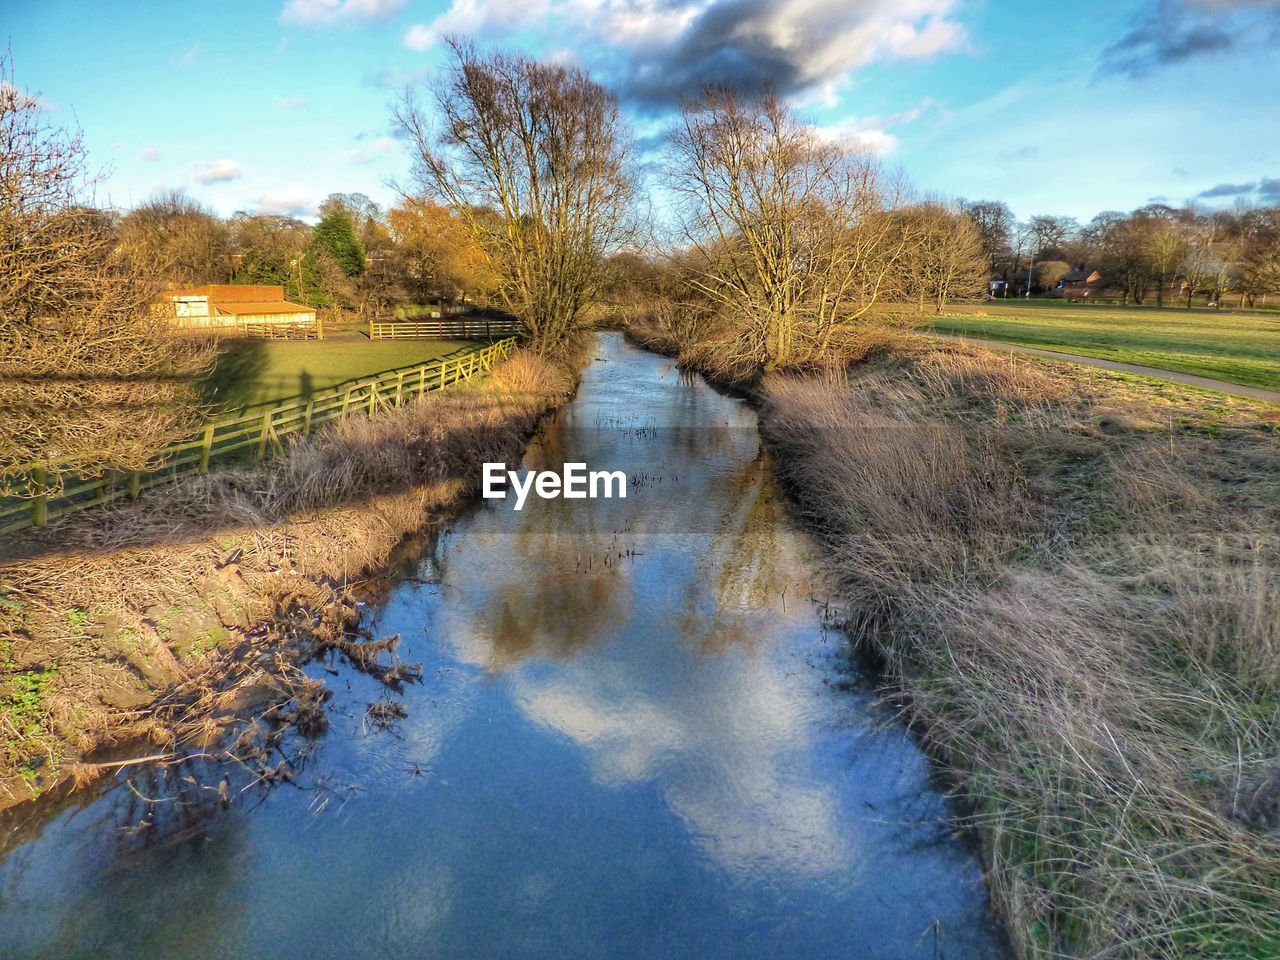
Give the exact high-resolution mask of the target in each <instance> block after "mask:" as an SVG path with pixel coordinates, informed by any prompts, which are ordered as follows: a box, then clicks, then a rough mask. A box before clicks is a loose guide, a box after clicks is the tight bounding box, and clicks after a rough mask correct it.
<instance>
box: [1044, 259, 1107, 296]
mask: <svg viewBox="0 0 1280 960" xmlns="http://www.w3.org/2000/svg"><path fill="white" fill-rule="evenodd" d="M1102 287H1103V283H1102V274H1100V273H1099V272H1098V271H1097V270H1085V269H1084V268H1083V267H1073V268H1072V269H1070V270H1068V271H1067V272H1066V273H1064V274H1063V275H1062V279H1060V280H1059V281H1058V286H1057V287H1056V289H1055V290H1054V291H1053V293H1054V296H1056V297H1066V298H1067V299H1068V300H1074V299H1077V298H1083V297H1096V296H1098V292H1099V291H1100V290H1101V289H1102Z"/></svg>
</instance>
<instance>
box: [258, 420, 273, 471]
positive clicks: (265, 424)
mask: <svg viewBox="0 0 1280 960" xmlns="http://www.w3.org/2000/svg"><path fill="white" fill-rule="evenodd" d="M270 429H271V411H270V410H268V411H266V412H265V413H263V415H262V433H261V434H260V435H259V436H258V459H259V460H261V459H262V458H263V457H265V456H266V455H267V431H268V430H270Z"/></svg>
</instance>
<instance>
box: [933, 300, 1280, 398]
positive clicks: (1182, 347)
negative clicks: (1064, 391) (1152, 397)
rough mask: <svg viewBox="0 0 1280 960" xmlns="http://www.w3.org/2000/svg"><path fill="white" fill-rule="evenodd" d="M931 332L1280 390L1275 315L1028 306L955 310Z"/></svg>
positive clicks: (1279, 328) (1279, 317)
mask: <svg viewBox="0 0 1280 960" xmlns="http://www.w3.org/2000/svg"><path fill="white" fill-rule="evenodd" d="M934 328H935V329H936V330H937V331H938V332H939V333H951V334H963V335H965V336H970V337H982V338H986V339H990V340H1003V341H1006V342H1008V343H1017V344H1021V345H1023V346H1028V347H1040V348H1042V349H1045V350H1060V351H1062V352H1064V353H1078V354H1081V355H1083V356H1089V357H1102V358H1103V359H1106V360H1118V361H1120V362H1122V363H1138V364H1142V365H1144V366H1148V367H1159V368H1160V369H1162V370H1178V371H1182V372H1184V373H1192V374H1198V375H1200V376H1204V377H1213V378H1215V379H1218V380H1227V381H1229V382H1231V383H1241V384H1245V385H1246V386H1251V387H1263V388H1266V389H1271V390H1280V314H1276V313H1261V312H1254V313H1251V312H1243V311H1242V312H1234V311H1233V312H1227V311H1217V310H1186V309H1183V308H1180V307H1165V308H1164V309H1157V308H1155V307H1103V306H1091V305H1089V304H1083V303H1078V304H1073V303H1062V302H1060V301H1058V302H1055V301H1043V300H1042V301H1036V300H1032V301H1029V302H1028V301H1023V302H1017V303H984V304H980V305H974V306H972V307H969V306H955V307H952V308H950V309H949V311H948V313H947V314H946V315H944V316H941V317H939V318H937V320H936V321H935V322H934Z"/></svg>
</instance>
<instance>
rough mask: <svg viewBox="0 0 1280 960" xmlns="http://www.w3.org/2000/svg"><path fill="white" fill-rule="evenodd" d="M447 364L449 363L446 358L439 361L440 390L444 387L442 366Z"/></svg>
mask: <svg viewBox="0 0 1280 960" xmlns="http://www.w3.org/2000/svg"><path fill="white" fill-rule="evenodd" d="M448 365H449V361H448V360H441V361H440V389H441V390H443V389H444V368H445V367H447V366H448Z"/></svg>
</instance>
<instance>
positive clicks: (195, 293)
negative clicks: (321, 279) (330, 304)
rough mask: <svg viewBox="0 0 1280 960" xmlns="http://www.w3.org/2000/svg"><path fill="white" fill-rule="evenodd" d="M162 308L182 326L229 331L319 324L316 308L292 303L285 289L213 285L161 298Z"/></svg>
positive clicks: (169, 293) (241, 285) (176, 324)
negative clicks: (232, 329) (241, 328)
mask: <svg viewBox="0 0 1280 960" xmlns="http://www.w3.org/2000/svg"><path fill="white" fill-rule="evenodd" d="M160 297H161V306H162V307H166V308H167V307H168V306H170V305H172V308H173V322H174V325H175V326H179V327H201V328H204V327H207V328H226V327H244V326H246V325H249V324H253V325H261V324H271V325H281V326H283V325H293V326H301V325H312V326H314V325H315V322H316V311H315V308H314V307H304V306H302V305H301V304H298V303H290V302H289V301H288V300H286V299H285V298H284V287H279V286H270V285H251V284H230V283H209V284H205V285H204V286H202V287H191V288H189V289H186V290H168V291H166V292H165V293H163V294H161V295H160Z"/></svg>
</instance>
